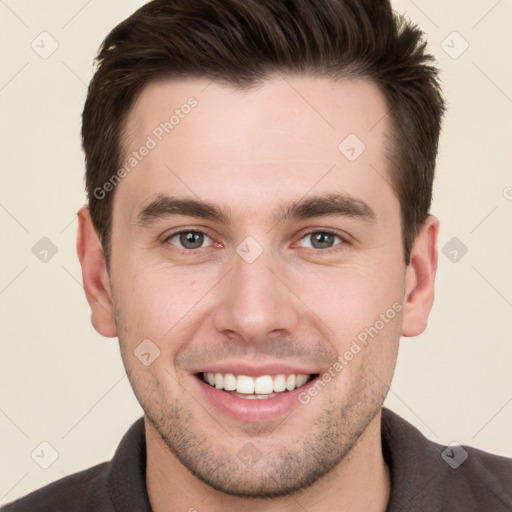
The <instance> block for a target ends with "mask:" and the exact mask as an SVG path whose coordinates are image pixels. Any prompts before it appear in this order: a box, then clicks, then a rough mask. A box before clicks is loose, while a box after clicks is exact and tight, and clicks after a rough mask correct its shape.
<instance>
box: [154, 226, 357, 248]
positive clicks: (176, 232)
mask: <svg viewBox="0 0 512 512" xmlns="http://www.w3.org/2000/svg"><path fill="white" fill-rule="evenodd" d="M183 233H196V234H200V235H205V236H206V237H208V238H209V239H210V240H212V241H213V239H212V237H211V236H209V235H208V234H207V233H205V232H204V231H201V230H197V229H182V230H180V231H175V232H173V233H171V234H170V235H168V236H166V237H165V238H164V240H163V242H164V243H168V242H169V241H170V240H171V239H172V238H174V237H175V236H177V235H181V234H183ZM314 233H322V234H325V235H333V236H335V237H338V238H339V239H340V240H341V243H338V244H336V245H334V246H333V247H329V248H326V249H315V248H314V247H305V249H312V250H314V251H319V252H327V253H331V252H337V251H340V250H343V246H345V245H347V244H349V242H348V240H347V239H346V238H344V237H343V236H341V235H340V234H339V233H336V232H335V231H331V230H329V229H315V230H311V231H308V232H307V233H304V234H303V235H302V236H301V237H300V239H299V240H302V239H303V238H305V237H307V236H310V235H312V234H314ZM340 246H341V247H340ZM174 247H175V248H176V249H177V250H178V251H179V252H182V253H187V254H192V253H197V252H199V251H200V250H201V249H206V248H207V247H199V248H197V249H184V248H181V247H177V246H174Z"/></svg>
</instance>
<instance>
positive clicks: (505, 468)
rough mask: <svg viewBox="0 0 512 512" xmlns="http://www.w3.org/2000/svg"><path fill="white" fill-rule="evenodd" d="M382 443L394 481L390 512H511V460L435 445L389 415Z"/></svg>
mask: <svg viewBox="0 0 512 512" xmlns="http://www.w3.org/2000/svg"><path fill="white" fill-rule="evenodd" d="M382 441H383V444H382V448H383V454H384V457H385V459H386V462H387V464H388V467H389V468H390V472H391V478H392V493H391V502H390V503H391V506H390V508H389V510H392V511H393V512H394V511H395V510H408V511H413V510H429V511H438V510H439V511H441V510H442V511H443V512H451V511H458V510H465V511H466V512H470V511H480V510H492V511H493V512H501V511H508V512H512V459H510V458H507V457H502V456H499V455H494V454H491V453H488V452H485V451H483V450H479V449H477V448H473V447H470V446H465V445H459V444H457V443H452V444H450V445H449V446H443V445H441V444H438V443H435V442H433V441H430V440H429V439H427V438H426V437H425V436H424V435H423V434H422V433H421V432H420V431H419V430H418V429H417V428H416V427H414V426H413V425H411V424H410V423H408V422H407V421H405V420H404V419H403V418H401V417H400V416H398V415H396V414H395V413H393V412H392V411H390V410H388V409H383V414H382Z"/></svg>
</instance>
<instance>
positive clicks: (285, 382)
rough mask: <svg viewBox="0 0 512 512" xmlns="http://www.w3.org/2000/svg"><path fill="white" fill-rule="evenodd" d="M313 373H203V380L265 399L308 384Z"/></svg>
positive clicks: (216, 386) (226, 389)
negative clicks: (256, 375) (254, 375)
mask: <svg viewBox="0 0 512 512" xmlns="http://www.w3.org/2000/svg"><path fill="white" fill-rule="evenodd" d="M310 378H311V375H305V374H297V375H295V374H290V375H284V374H280V375H274V376H272V375H261V376H259V377H256V378H253V377H249V376H248V375H234V374H233V373H212V372H208V373H203V380H204V381H205V382H206V383H208V384H210V386H213V387H215V388H217V389H223V390H224V391H233V392H236V394H238V393H242V394H243V395H246V396H244V398H258V399H265V398H268V397H269V396H275V395H274V393H282V392H283V391H285V390H288V391H292V390H294V389H295V388H300V387H302V386H304V384H306V382H308V381H309V380H310Z"/></svg>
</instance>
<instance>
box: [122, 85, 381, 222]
mask: <svg viewBox="0 0 512 512" xmlns="http://www.w3.org/2000/svg"><path fill="white" fill-rule="evenodd" d="M386 112H387V106H386V103H385V100H384V98H383V95H382V94H381V92H380V90H379V89H378V87H377V86H376V85H375V84H373V83H372V82H370V81H367V80H339V81H334V80H330V79H324V78H306V77H285V76H276V77H273V78H269V79H268V80H267V81H265V83H264V84H263V85H259V86H257V87H254V88H251V89H245V90H236V89H235V88H233V87H232V86H230V85H224V84H220V83H215V82H208V81H207V80H204V79H195V78H189V79H184V80H174V79H173V80H162V81H159V82H155V83H150V84H149V85H147V86H146V87H145V88H144V90H143V91H142V93H141V94H140V95H139V97H138V98H137V101H136V102H135V104H134V106H133V107H132V109H131V111H130V113H129V116H128V117H127V120H126V124H125V129H124V136H123V144H122V149H123V159H124V163H125V164H126V163H127V162H128V160H129V159H130V158H131V160H132V163H133V164H135V165H134V166H133V167H132V168H130V166H129V165H126V166H125V167H126V169H127V170H128V172H127V173H125V177H124V178H123V179H122V180H121V183H120V184H119V185H118V186H117V188H116V193H115V196H114V210H116V208H117V209H119V208H122V210H123V215H128V216H129V217H130V218H131V219H132V220H134V217H135V216H136V214H137V212H138V211H140V207H141V206H142V205H143V204H144V203H147V202H148V201H149V200H150V199H151V198H154V197H155V196H156V195H157V194H164V193H167V194H169V195H176V194H178V195H181V196H183V195H185V196H190V197H191V196H197V197H196V198H205V199H206V198H208V199H210V200H211V199H212V198H213V199H215V198H217V199H218V200H219V202H222V200H223V199H225V200H226V201H228V202H230V203H231V204H232V205H233V206H236V205H237V204H238V206H239V207H240V213H241V214H245V215H252V213H253V212H254V211H255V210H257V211H259V212H261V211H264V210H262V209H261V208H263V209H265V208H267V209H268V203H269V202H273V203H275V202H276V201H278V200H279V198H283V199H284V198H285V196H286V199H287V200H296V199H297V196H303V195H304V194H306V193H307V192H308V190H313V189H315V192H319V191H326V190H331V189H334V188H336V190H342V191H343V192H346V193H348V194H349V195H353V196H354V197H357V196H358V195H360V194H361V192H362V189H365V190H366V194H367V195H368V194H369V195H371V194H372V193H375V192H377V189H378V188H380V190H381V191H384V189H385V188H390V187H389V183H390V180H388V179H387V178H386V176H387V170H388V161H387V159H386V153H387V130H388V121H387V118H386ZM144 146H146V147H148V148H149V149H148V150H145V151H143V152H144V154H145V155H144V156H143V157H141V156H140V153H141V151H139V149H141V148H143V147H144ZM134 152H135V153H139V154H138V155H137V156H136V157H135V156H133V155H134ZM134 158H135V159H136V160H137V161H133V159H134ZM358 189H359V190H358ZM363 192H364V190H363ZM389 192H391V190H389V191H384V193H383V196H386V194H389ZM363 195H364V193H363ZM381 195H382V194H381ZM374 199H375V198H374ZM116 203H117V206H116ZM251 204H253V205H254V207H255V210H252V209H251V208H249V206H250V205H251Z"/></svg>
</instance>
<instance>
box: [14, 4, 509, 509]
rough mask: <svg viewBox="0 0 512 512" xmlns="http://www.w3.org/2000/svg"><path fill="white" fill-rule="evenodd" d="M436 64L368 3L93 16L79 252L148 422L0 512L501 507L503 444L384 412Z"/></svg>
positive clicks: (385, 8) (434, 128) (425, 177)
mask: <svg viewBox="0 0 512 512" xmlns="http://www.w3.org/2000/svg"><path fill="white" fill-rule="evenodd" d="M431 61H432V57H431V56H429V55H428V54H427V53H426V52H425V43H424V41H423V39H422V33H421V31H420V30H419V29H417V28H416V27H414V26H412V25H410V24H408V23H407V22H406V21H404V20H403V19H401V18H399V17H398V16H395V15H394V14H393V13H392V10H391V7H390V5H389V2H387V1H384V0H379V1H376V0H366V1H361V0H309V1H306V0H297V1H294V2H292V1H289V2H288V1H287V2H284V1H282V0H174V1H170V0H166V1H164V0H156V1H154V2H151V3H149V4H147V5H145V6H144V7H142V8H141V9H140V10H139V11H137V12H136V13H135V14H134V15H132V16H131V17H130V18H128V19H127V20H125V21H124V22H123V23H121V24H120V25H119V26H118V27H116V28H115V29H114V30H113V31H112V32H111V33H110V35H109V36H108V37H107V39H106V40H105V42H104V44H103V46H102V49H101V51H100V54H99V67H98V69H97V71H96V74H95V76H94V78H93V80H92V82H91V85H90V87H89V92H88V97H87V101H86V104H85V108H84V113H83V127H82V134H83V147H84V150H85V155H86V164H87V169H86V187H87V192H88V198H89V203H88V205H87V206H84V207H83V208H82V209H81V210H80V211H79V232H78V240H77V249H78V256H79V259H80V262H81V265H82V272H83V281H84V288H85V291H86V295H87V299H88V301H89V304H90V306H91V310H92V316H91V319H92V323H93V325H94V327H95V329H96V330H97V331H98V332H99V333H100V334H102V335H103V336H107V337H115V336H117V337H118V338H119V342H120V349H121V355H122V358H123V362H124V364H125V367H126V371H127V375H128V377H129V379H130V382H131V385H132V387H133V390H134V392H135V394H136V396H137V398H138V400H139V402H140V404H141V406H142V407H143V409H144V412H145V416H144V418H143V419H140V420H139V421H137V422H136V423H135V424H134V425H133V426H132V428H131V429H130V430H129V431H128V432H127V434H126V436H125V437H124V439H123V440H122V442H121V444H120V446H119V448H118V450H117V452H116V454H115V456H114V458H113V460H112V461H111V462H110V463H103V464H100V465H98V466H95V467H94V468H91V469H87V470H85V471H83V472H81V473H77V474H75V475H71V476H69V477H66V478H64V479H62V480H60V481H58V482H55V483H53V484H51V485H49V486H47V487H45V488H43V489H41V490H39V491H36V492H34V493H32V494H30V495H29V496H27V497H25V498H23V499H21V500H18V501H17V502H15V503H14V504H11V505H10V506H9V505H8V506H7V507H5V510H6V512H11V511H21V510H23V511H24V510H27V511H28V510H30V511H38V510H40V511H43V510H44V511H54V510H66V511H93V510H94V511H96V510H101V511H132V510H133V511H149V510H152V511H153V512H161V511H185V510H189V511H193V510H198V511H202V510H208V511H212V512H216V511H228V510H233V511H235V510H237V511H238V510H243V511H254V512H256V511H268V510H272V511H294V510H307V511H310V512H313V511H330V510H351V511H370V512H371V511H386V510H387V511H393V512H394V511H400V510H404V511H405V510H407V511H415V510H418V511H419V510H421V511H425V510H426V511H429V512H430V511H437V510H439V511H441V510H443V511H455V510H464V511H473V510H474V511H477V510H492V511H501V510H512V497H511V492H510V491H511V487H512V461H510V460H508V459H506V458H503V457H498V456H494V455H490V454H487V453H484V452H482V451H479V450H476V449H473V448H469V447H464V448H462V447H454V449H452V450H451V451H448V452H446V453H444V452H443V450H444V447H441V446H439V445H436V444H434V443H431V442H430V441H428V440H427V439H425V438H424V437H423V436H422V435H421V434H420V433H419V432H418V431H417V430H416V429H415V428H414V427H412V426H411V425H409V424H408V423H407V422H405V421H404V420H403V419H401V418H399V417H398V416H396V415H395V414H394V413H392V412H391V411H389V410H387V409H383V408H382V404H383V402H384V399H385V396H386V393H387V391H388V388H389V385H390V383H391V379H392V376H393V371H394V367H395V362H396V356H397V351H398V344H399V339H400V336H401V335H402V336H416V335H418V334H420V333H421V332H423V330H424V329H425V327H426V322H427V318H428V315H429V312H430V309H431V306H432V302H433V297H434V281H435V274H436V267H437V232H438V228H439V221H438V219H437V218H436V217H434V216H433V215H430V214H429V208H430V202H431V190H432V181H433V176H434V167H435V158H436V154H437V143H438V138H439V132H440V125H441V118H442V115H443V112H444V103H443V99H442V96H441V92H440V89H439V85H438V81H437V70H436V69H435V67H433V66H432V62H431ZM446 458H448V459H450V458H451V459H453V460H452V464H448V463H447V462H446Z"/></svg>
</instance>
